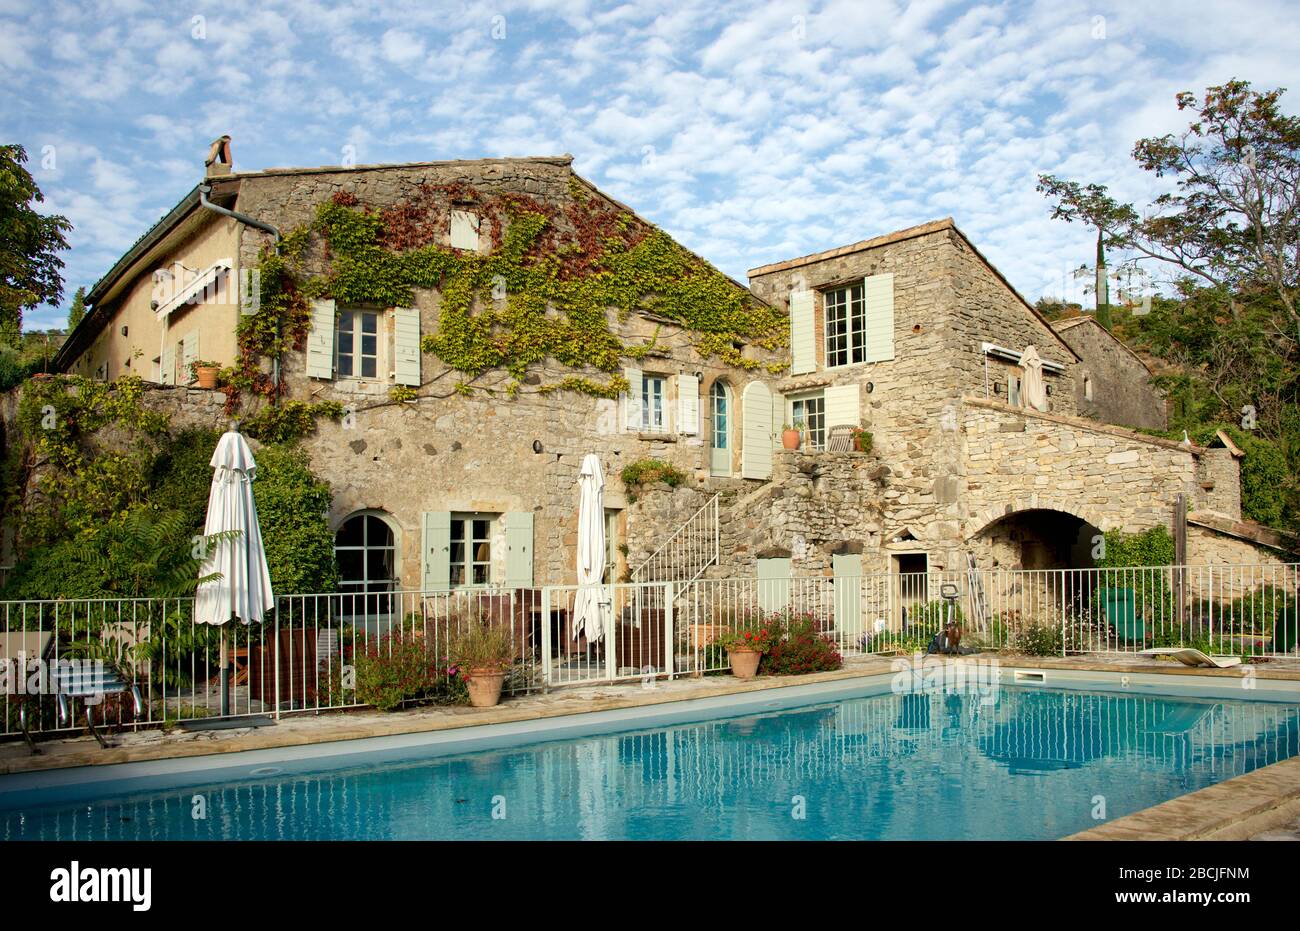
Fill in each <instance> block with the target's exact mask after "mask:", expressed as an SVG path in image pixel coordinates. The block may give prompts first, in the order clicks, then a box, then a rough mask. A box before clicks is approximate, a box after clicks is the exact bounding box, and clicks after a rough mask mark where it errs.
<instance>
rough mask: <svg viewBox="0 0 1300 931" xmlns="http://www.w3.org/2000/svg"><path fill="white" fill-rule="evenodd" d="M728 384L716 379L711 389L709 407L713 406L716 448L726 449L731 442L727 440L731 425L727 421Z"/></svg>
mask: <svg viewBox="0 0 1300 931" xmlns="http://www.w3.org/2000/svg"><path fill="white" fill-rule="evenodd" d="M728 406H729V405H728V401H727V386H726V385H724V384H723V383H722V382H721V381H715V382H714V383H713V387H712V388H710V389H709V407H710V408H711V411H710V413H711V415H712V416H711V417H710V418H709V420H710V423H712V425H713V428H712V429H713V437H712V443H713V448H714V449H726V448H727V447H728V446H730V445H731V444H730V443H728V442H727V437H728V430H729V429H730V425H729V424H728V423H727V408H728Z"/></svg>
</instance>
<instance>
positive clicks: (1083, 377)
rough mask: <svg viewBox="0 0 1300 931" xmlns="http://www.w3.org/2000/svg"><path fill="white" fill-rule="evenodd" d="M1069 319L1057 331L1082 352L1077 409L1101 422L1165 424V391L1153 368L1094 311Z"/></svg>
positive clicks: (1158, 427)
mask: <svg viewBox="0 0 1300 931" xmlns="http://www.w3.org/2000/svg"><path fill="white" fill-rule="evenodd" d="M1065 323H1066V325H1064V326H1061V325H1060V324H1058V333H1059V334H1060V336H1061V338H1062V339H1063V340H1065V342H1066V343H1068V344H1069V345H1070V348H1072V349H1073V350H1074V351H1075V352H1077V353H1078V354H1079V355H1080V356H1082V357H1083V361H1082V362H1081V363H1080V365H1079V367H1078V372H1077V375H1076V379H1075V382H1076V384H1075V402H1076V404H1077V406H1078V411H1079V413H1080V414H1082V415H1083V416H1085V417H1091V418H1093V419H1094V420H1100V421H1102V422H1103V423H1113V424H1119V425H1120V426H1125V427H1135V428H1138V429H1143V430H1164V429H1166V427H1167V425H1168V418H1167V416H1166V413H1165V396H1164V393H1163V392H1161V391H1160V389H1159V388H1157V387H1156V386H1155V385H1153V384H1151V372H1150V371H1149V370H1148V369H1147V367H1146V366H1145V365H1143V364H1142V360H1141V359H1139V358H1138V357H1137V356H1135V355H1134V354H1133V353H1132V351H1130V350H1129V349H1128V348H1127V347H1126V346H1125V345H1124V344H1123V343H1121V342H1119V341H1118V340H1117V339H1115V337H1113V336H1112V335H1111V334H1110V333H1108V332H1106V329H1105V328H1104V327H1102V325H1101V324H1099V323H1097V321H1096V320H1095V319H1093V318H1092V317H1085V318H1083V319H1082V320H1081V321H1078V322H1076V321H1066V322H1065ZM1089 386H1090V388H1091V394H1092V397H1091V398H1088V397H1087V393H1088V387H1089Z"/></svg>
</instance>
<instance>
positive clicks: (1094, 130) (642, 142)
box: [0, 0, 1300, 299]
mask: <svg viewBox="0 0 1300 931" xmlns="http://www.w3.org/2000/svg"><path fill="white" fill-rule="evenodd" d="M196 10H197V11H198V13H190V12H188V11H179V12H175V13H173V12H171V11H170V10H164V9H163V8H162V7H161V6H160V5H159V4H157V3H156V2H149V0H131V2H121V3H117V4H114V5H111V6H104V5H101V7H86V6H82V5H76V6H74V5H70V4H69V5H63V4H60V5H40V4H27V5H25V7H24V8H23V9H18V8H17V5H15V4H10V5H9V7H8V8H6V9H5V10H4V11H3V12H0V74H4V75H5V78H6V81H7V83H8V86H9V87H10V88H11V91H12V92H11V94H10V98H9V99H7V100H6V106H5V108H4V109H3V110H2V111H0V133H2V134H3V135H4V136H5V137H6V138H11V139H15V140H17V141H21V142H23V143H24V144H25V145H27V147H28V149H29V152H31V153H32V154H33V157H34V158H39V153H40V148H41V146H42V145H46V144H51V145H54V146H55V151H56V152H57V155H58V161H57V168H56V169H54V170H50V171H46V172H44V173H42V174H39V175H38V180H39V181H40V182H41V183H42V184H43V185H44V186H45V187H46V190H47V194H49V195H50V204H51V205H58V209H61V210H63V211H64V212H66V213H67V214H68V215H69V217H70V218H71V219H72V220H73V222H74V223H75V224H76V225H77V229H76V231H75V232H74V234H73V239H72V241H73V249H72V251H71V252H70V253H69V254H68V256H67V261H68V278H69V282H70V283H72V282H89V281H93V280H94V279H95V278H97V277H98V276H99V275H100V274H102V273H103V271H104V270H105V269H106V268H107V267H108V265H109V264H111V262H112V261H113V259H114V258H115V257H116V255H117V254H119V251H120V249H122V248H124V247H125V246H126V245H129V244H130V242H132V241H134V239H135V238H136V237H137V236H139V235H140V233H141V232H143V230H144V229H145V228H146V227H147V226H148V224H149V223H151V222H152V221H153V220H155V219H156V218H157V217H158V216H159V215H160V214H161V213H162V212H164V211H165V210H166V209H168V208H169V207H170V206H171V205H172V204H173V203H175V202H176V201H177V200H179V198H180V197H181V196H182V195H183V194H184V193H185V192H186V191H187V190H188V188H189V187H190V186H191V185H192V184H193V183H194V182H195V181H196V180H197V179H198V177H200V173H201V160H202V157H203V155H204V153H205V152H206V149H207V144H208V142H210V141H211V139H212V138H214V137H215V136H217V135H220V134H221V133H223V132H229V133H231V135H232V136H233V137H234V149H235V157H236V162H237V164H238V166H239V167H241V168H250V169H251V168H260V167H269V166H274V165H281V166H283V165H294V164H322V163H326V164H328V163H337V162H339V161H340V160H341V159H342V158H343V157H344V146H347V145H351V146H353V147H354V148H355V150H356V157H357V158H358V160H360V161H409V160H420V159H430V158H459V157H481V156H489V155H527V154H553V153H559V152H564V151H569V152H572V153H574V155H575V156H576V159H577V160H576V167H577V169H578V170H579V171H580V172H582V173H584V175H586V176H588V177H590V178H591V180H593V181H594V182H596V183H597V184H599V185H601V186H603V187H604V188H606V189H607V190H608V191H609V192H610V194H612V195H613V196H615V197H618V198H619V199H621V200H623V201H625V202H627V203H629V204H630V205H632V206H633V207H634V208H636V209H637V210H638V211H640V212H641V213H643V214H644V215H646V216H648V217H649V218H651V219H652V220H654V221H655V222H658V223H660V224H661V225H663V226H664V227H665V228H666V229H667V230H668V231H669V232H670V233H672V234H673V235H675V236H677V237H678V238H679V239H680V240H681V241H682V242H683V243H685V244H687V245H689V246H691V247H692V248H695V249H696V250H697V251H700V252H701V253H702V254H704V255H705V256H706V257H708V258H710V259H712V260H714V261H715V262H717V263H718V264H719V265H720V266H721V267H723V268H724V270H726V271H727V272H729V273H730V274H732V275H735V276H738V277H739V276H743V274H744V272H745V270H746V269H748V268H750V267H753V266H755V265H758V264H761V263H763V262H766V261H771V260H773V259H780V258H788V257H790V256H792V255H798V254H804V253H807V252H811V251H815V250H819V249H825V248H829V247H832V246H835V245H840V244H842V243H844V242H848V241H853V240H857V239H862V238H866V237H868V236H872V235H875V234H879V233H882V232H887V231H889V230H890V229H893V228H898V227H901V226H907V225H911V224H913V223H918V222H922V221H924V220H928V219H933V218H936V217H940V216H944V215H948V214H951V215H953V216H954V217H955V218H956V220H957V222H958V223H959V224H960V225H961V226H962V228H963V229H964V230H965V231H966V232H967V233H969V234H970V235H971V236H972V237H973V238H974V239H975V241H976V242H977V244H979V245H980V247H981V248H982V249H983V250H984V251H985V252H986V254H988V255H989V256H990V258H992V259H993V260H994V261H995V262H997V263H998V264H999V266H1000V267H1001V268H1002V270H1003V271H1004V272H1006V273H1007V274H1008V276H1009V277H1010V278H1011V280H1012V281H1013V282H1014V283H1015V284H1016V285H1017V286H1019V287H1020V288H1021V289H1022V290H1023V291H1024V292H1025V293H1026V294H1027V296H1029V297H1030V298H1031V299H1033V298H1034V297H1036V296H1037V293H1038V290H1039V289H1040V288H1042V287H1048V286H1050V285H1051V282H1053V281H1055V280H1059V279H1060V277H1061V274H1062V270H1063V269H1068V268H1069V267H1073V265H1077V264H1078V262H1079V261H1083V260H1086V258H1087V255H1088V249H1089V242H1088V235H1087V231H1086V230H1083V229H1082V228H1079V227H1075V226H1070V225H1067V224H1063V223H1059V222H1054V221H1051V220H1050V219H1049V218H1048V211H1047V204H1046V202H1045V201H1044V200H1043V198H1042V197H1041V195H1039V194H1037V193H1036V192H1035V190H1034V184H1035V180H1036V176H1037V174H1038V172H1040V171H1050V172H1054V173H1060V174H1066V175H1069V176H1072V177H1077V178H1080V179H1084V180H1099V181H1102V182H1104V183H1107V184H1110V185H1111V186H1112V187H1113V188H1114V190H1116V191H1117V192H1118V193H1120V194H1122V195H1123V196H1125V197H1127V198H1135V199H1140V198H1144V197H1147V196H1150V195H1151V194H1153V193H1154V192H1155V191H1157V190H1159V189H1160V187H1159V182H1157V181H1156V180H1155V179H1153V178H1150V177H1148V176H1146V175H1145V174H1144V173H1143V172H1141V171H1139V170H1137V169H1136V167H1135V166H1134V165H1133V164H1132V162H1131V160H1130V159H1129V157H1128V152H1129V150H1130V148H1131V147H1132V144H1133V141H1134V140H1135V139H1137V138H1138V137H1139V136H1144V135H1154V134H1159V133H1163V132H1168V131H1172V130H1174V129H1177V128H1178V127H1180V126H1182V125H1185V123H1186V115H1185V114H1179V113H1178V112H1177V111H1176V110H1175V108H1174V107H1173V94H1174V93H1175V92H1176V91H1178V90H1184V89H1192V90H1199V89H1201V88H1203V87H1204V86H1205V85H1206V84H1208V83H1217V82H1219V81H1222V80H1224V79H1226V78H1228V77H1231V76H1241V77H1247V78H1251V79H1253V80H1255V82H1256V83H1257V84H1259V85H1261V86H1275V85H1284V86H1285V85H1290V86H1294V87H1297V88H1298V89H1297V91H1295V92H1293V93H1295V94H1300V81H1297V80H1296V78H1297V75H1298V73H1300V62H1297V60H1296V56H1295V54H1294V49H1295V48H1297V47H1300V24H1298V23H1297V21H1296V20H1295V18H1294V17H1292V16H1290V15H1287V14H1288V10H1287V8H1286V6H1285V4H1283V3H1281V2H1279V0H1259V2H1257V3H1255V4H1253V5H1252V9H1251V10H1249V11H1242V10H1240V9H1236V8H1234V7H1233V6H1232V5H1227V4H1217V3H1210V2H1208V0H1192V2H1191V3H1190V4H1189V8H1188V9H1186V10H1184V11H1183V12H1182V13H1181V15H1178V16H1171V15H1168V12H1167V10H1166V9H1165V8H1164V7H1163V6H1162V5H1161V4H1159V3H1156V2H1155V0H1142V2H1136V3H1131V4H1125V5H1120V4H1119V3H1118V2H1117V0H1107V2H1103V3H1100V4H1099V3H1097V2H1095V0H1086V2H1085V0H1058V2H1051V0H1038V2H1033V3H1025V4H1015V5H1011V4H999V3H984V4H972V3H957V2H951V0H919V2H909V3H904V2H901V0H897V2H896V0H865V2H864V0H771V2H762V0H741V2H738V3H734V4H728V5H727V6H726V7H725V8H721V7H714V8H710V7H690V6H687V5H681V4H673V3H669V2H667V0H647V2H644V3H632V2H623V3H614V4H607V5H597V4H595V3H591V2H587V0H465V2H464V3H462V4H459V5H456V6H448V5H442V4H427V3H424V2H421V0H387V2H384V3H382V4H381V3H372V2H362V3H352V4H343V3H333V2H326V0H282V2H280V3H277V4H264V3H261V2H259V0H230V2H228V3H227V4H226V5H224V6H222V7H219V8H213V9H208V10H204V9H202V5H200V7H199V8H196ZM198 14H202V15H204V16H205V17H206V19H205V21H204V26H205V30H206V34H205V36H204V37H203V38H197V39H196V38H195V37H194V36H193V34H192V31H193V22H192V16H193V15H198ZM1098 16H1104V17H1105V20H1104V25H1105V34H1104V37H1098V36H1097V35H1096V33H1097V28H1096V27H1097V20H1096V19H1095V17H1098ZM1264 24H1266V28H1262V26H1264ZM502 29H504V35H502V32H501V30H502ZM1296 109H1300V106H1297V104H1296V102H1295V100H1294V99H1293V100H1292V101H1291V110H1292V111H1293V112H1294V111H1295V110H1296ZM1045 282H1046V284H1044V283H1045Z"/></svg>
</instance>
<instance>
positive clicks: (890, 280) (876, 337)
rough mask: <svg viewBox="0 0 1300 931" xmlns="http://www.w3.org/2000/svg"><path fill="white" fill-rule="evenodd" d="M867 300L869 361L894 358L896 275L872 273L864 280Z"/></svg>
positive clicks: (884, 360) (885, 360) (882, 360)
mask: <svg viewBox="0 0 1300 931" xmlns="http://www.w3.org/2000/svg"><path fill="white" fill-rule="evenodd" d="M863 291H864V292H865V297H866V302H867V361H868V362H888V361H889V360H890V359H892V358H894V276H893V275H892V274H887V275H871V276H870V277H868V278H867V279H866V280H865V281H864V282H863Z"/></svg>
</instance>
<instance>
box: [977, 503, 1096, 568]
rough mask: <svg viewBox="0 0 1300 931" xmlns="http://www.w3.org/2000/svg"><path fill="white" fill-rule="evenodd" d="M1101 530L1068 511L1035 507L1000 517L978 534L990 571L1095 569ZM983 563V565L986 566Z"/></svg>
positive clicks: (982, 561) (978, 541)
mask: <svg viewBox="0 0 1300 931" xmlns="http://www.w3.org/2000/svg"><path fill="white" fill-rule="evenodd" d="M1100 535H1101V531H1100V530H1098V529H1097V528H1096V527H1094V526H1093V525H1092V524H1090V523H1088V521H1086V520H1084V519H1083V518H1082V517H1078V516H1076V515H1074V514H1071V513H1069V512H1067V511H1057V510H1052V509H1049V508H1032V509H1029V510H1024V511H1013V512H1012V513H1010V514H1007V515H1005V516H1003V517H1000V518H998V519H997V520H995V521H993V522H992V523H990V524H988V525H987V526H986V527H984V528H983V529H982V530H981V531H980V532H979V533H978V534H976V535H975V538H974V539H975V541H976V542H977V543H980V544H982V546H981V548H982V549H984V548H986V549H987V552H986V553H985V554H983V555H986V556H987V565H988V567H989V568H1005V569H1043V570H1047V569H1091V568H1092V567H1093V566H1094V565H1095V562H1094V560H1093V556H1092V552H1093V547H1094V546H1095V545H1096V539H1095V538H1096V537H1098V536H1100ZM984 562H985V561H984V560H981V563H984Z"/></svg>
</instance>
